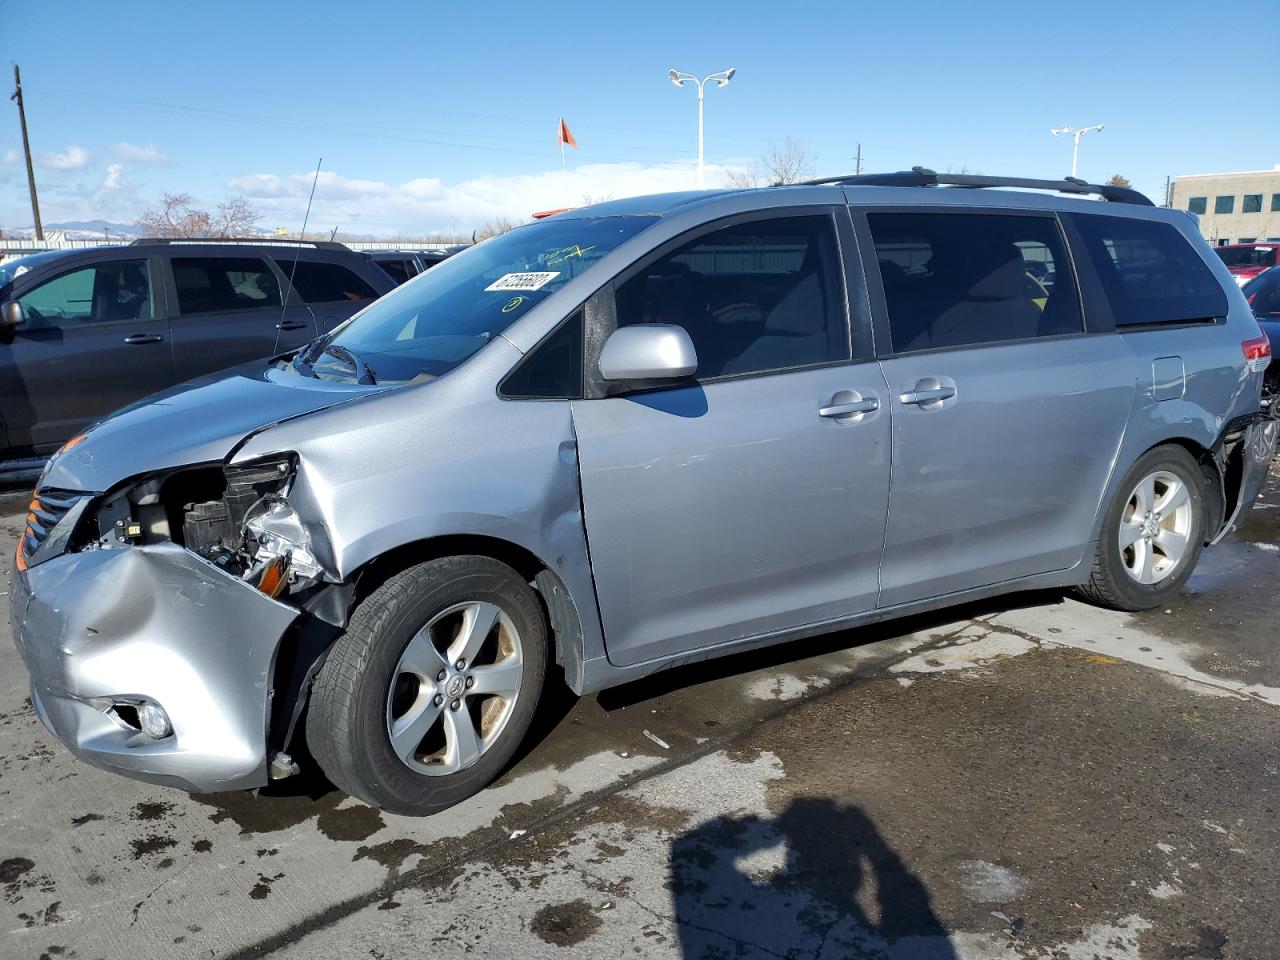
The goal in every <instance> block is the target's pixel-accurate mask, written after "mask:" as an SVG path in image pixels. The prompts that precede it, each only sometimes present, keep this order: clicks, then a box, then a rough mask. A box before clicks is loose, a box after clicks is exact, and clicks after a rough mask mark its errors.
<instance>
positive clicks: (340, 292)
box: [276, 259, 408, 303]
mask: <svg viewBox="0 0 1280 960" xmlns="http://www.w3.org/2000/svg"><path fill="white" fill-rule="evenodd" d="M276 266H278V267H279V268H280V271H281V272H282V273H283V274H284V275H285V276H286V277H289V278H290V279H291V280H292V281H293V289H295V290H297V291H298V295H299V296H300V297H302V299H303V300H305V301H306V302H307V303H328V302H331V301H334V300H376V299H377V297H378V294H377V291H375V290H374V289H373V287H371V286H369V284H367V283H365V282H364V281H363V280H361V279H360V278H359V277H358V276H356V275H355V273H353V272H352V271H350V270H348V269H347V268H346V267H344V266H342V264H339V263H317V262H315V261H309V260H299V261H298V262H297V264H296V265H295V264H294V262H293V261H292V260H285V259H277V260H276ZM406 279H408V278H407V277H406Z"/></svg>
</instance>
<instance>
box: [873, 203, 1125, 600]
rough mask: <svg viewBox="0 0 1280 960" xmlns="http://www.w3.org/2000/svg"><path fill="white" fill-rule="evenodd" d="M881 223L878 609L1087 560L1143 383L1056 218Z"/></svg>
mask: <svg viewBox="0 0 1280 960" xmlns="http://www.w3.org/2000/svg"><path fill="white" fill-rule="evenodd" d="M867 223H868V224H869V227H870V235H871V237H872V238H873V240H874V245H875V253H876V259H877V260H878V267H879V269H878V271H877V272H878V274H879V276H878V279H879V280H880V281H881V284H882V287H883V294H884V296H883V304H884V310H883V311H882V312H881V316H880V318H879V320H880V322H881V324H882V326H880V327H877V334H878V337H877V339H878V340H880V341H882V342H885V344H886V348H887V349H886V350H885V354H886V356H885V359H884V360H883V362H882V366H883V368H884V373H885V379H886V380H887V381H888V385H889V389H888V393H889V403H890V404H891V407H892V420H893V450H892V461H893V476H892V487H893V502H892V506H891V508H890V511H889V522H888V525H887V527H886V532H885V549H884V560H883V563H882V566H881V595H880V606H882V607H887V606H893V605H895V604H900V603H907V602H911V601H914V600H921V599H926V598H932V597H940V596H945V595H947V594H952V593H956V592H958V591H962V590H967V589H970V588H975V587H982V586H985V585H988V584H995V583H1000V582H1003V581H1007V580H1013V579H1017V578H1019V577H1025V576H1030V575H1034V574H1038V573H1047V572H1050V571H1055V570H1062V569H1066V568H1068V567H1070V566H1072V565H1073V564H1075V563H1077V562H1078V561H1079V560H1080V558H1081V557H1082V556H1083V553H1084V548H1085V545H1086V543H1087V541H1088V539H1089V537H1090V536H1091V534H1092V529H1093V521H1094V516H1095V514H1096V511H1097V507H1098V502H1099V499H1100V497H1101V495H1102V491H1103V488H1104V487H1105V485H1106V482H1107V478H1108V476H1109V474H1110V471H1111V466H1112V463H1113V462H1114V460H1115V456H1116V453H1117V450H1118V449H1119V445H1120V440H1121V437H1122V435H1123V433H1124V428H1125V425H1126V423H1127V422H1128V418H1129V412H1130V410H1131V409H1132V405H1133V399H1134V390H1135V383H1134V378H1133V361H1132V357H1131V355H1130V352H1129V351H1128V350H1127V349H1126V348H1125V346H1124V344H1123V343H1122V342H1121V340H1120V338H1119V337H1117V336H1116V335H1114V334H1106V333H1103V334H1096V335H1095V334H1085V333H1084V327H1083V323H1082V319H1081V311H1080V300H1079V295H1078V293H1077V285H1076V282H1075V279H1074V273H1073V270H1072V268H1071V263H1070V260H1069V258H1068V256H1067V254H1066V247H1065V244H1064V242H1063V239H1062V233H1061V230H1060V228H1059V226H1058V223H1057V220H1056V218H1054V217H1053V216H1052V215H1047V214H1023V213H1018V212H1000V213H996V212H992V213H978V212H954V211H938V212H880V213H877V212H872V213H869V214H868V215H867ZM882 332H883V334H884V336H883V337H881V336H879V335H880V334H881V333H882ZM889 348H891V349H889Z"/></svg>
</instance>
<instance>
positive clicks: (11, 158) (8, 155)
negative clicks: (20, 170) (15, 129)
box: [4, 150, 22, 163]
mask: <svg viewBox="0 0 1280 960" xmlns="http://www.w3.org/2000/svg"><path fill="white" fill-rule="evenodd" d="M21 156H22V154H20V153H18V151H17V150H6V151H5V152H4V162H5V163H17V162H18V160H19V159H20V158H21Z"/></svg>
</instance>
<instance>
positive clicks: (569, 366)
mask: <svg viewBox="0 0 1280 960" xmlns="http://www.w3.org/2000/svg"><path fill="white" fill-rule="evenodd" d="M501 392H502V395H503V396H504V397H510V398H513V399H514V398H520V397H533V398H540V399H554V400H573V399H577V398H580V397H581V396H582V311H581V310H579V311H578V312H577V313H575V314H574V315H573V316H572V317H570V318H569V319H568V320H566V321H565V322H564V323H562V324H561V325H560V326H559V328H557V329H556V330H555V332H553V333H552V334H551V335H550V336H549V337H547V338H546V339H544V340H543V341H542V342H541V343H539V344H538V345H537V346H536V347H534V348H533V350H532V351H531V352H530V353H529V355H528V356H527V357H525V358H524V359H523V360H522V361H520V365H519V366H517V367H516V368H515V370H513V371H512V372H511V373H510V374H509V375H508V376H507V379H506V380H504V381H503V383H502V391H501Z"/></svg>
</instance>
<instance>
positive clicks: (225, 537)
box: [83, 458, 322, 598]
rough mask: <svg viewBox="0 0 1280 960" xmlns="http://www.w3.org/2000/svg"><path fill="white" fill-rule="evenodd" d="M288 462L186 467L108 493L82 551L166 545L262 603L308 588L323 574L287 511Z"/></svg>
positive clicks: (301, 528) (291, 469)
mask: <svg viewBox="0 0 1280 960" xmlns="http://www.w3.org/2000/svg"><path fill="white" fill-rule="evenodd" d="M294 471H295V463H294V461H293V459H292V458H285V459H275V460H270V461H266V462H260V463H256V464H246V465H239V466H223V465H209V466H201V467H188V468H186V469H183V470H179V471H175V472H173V473H168V474H162V475H158V476H154V477H149V478H147V479H144V480H142V481H140V482H137V483H135V484H134V485H133V486H131V487H129V488H127V489H125V490H121V491H119V492H117V493H115V494H113V495H110V496H109V497H108V498H107V499H106V500H105V501H104V502H103V503H102V506H101V507H100V508H99V510H98V513H97V541H96V542H89V543H85V544H84V545H83V546H84V548H85V549H95V548H96V549H111V548H113V547H121V546H125V545H132V544H151V543H164V542H172V543H176V544H178V545H180V546H183V547H186V548H187V549H188V550H191V551H192V552H193V553H195V554H197V555H198V556H200V557H202V558H204V559H205V560H208V561H209V562H210V563H212V564H214V565H215V566H217V567H220V568H221V569H223V570H225V571H226V572H228V573H230V574H232V575H233V576H235V577H238V578H240V579H242V580H244V581H246V582H248V583H251V584H252V585H253V586H255V587H256V588H257V589H258V590H260V591H261V592H262V593H265V594H266V595H267V596H269V597H273V598H274V597H279V596H281V595H282V594H285V593H297V592H301V591H303V590H306V589H307V588H309V587H311V586H313V585H315V584H316V583H317V581H319V580H320V579H321V577H322V570H321V568H320V566H319V564H318V563H317V562H316V559H315V556H314V554H313V552H312V549H311V537H310V534H309V533H308V531H307V529H306V527H305V526H304V525H303V523H302V520H301V519H300V518H299V516H298V515H297V513H296V512H294V510H293V508H292V507H291V506H290V505H289V502H288V499H287V497H288V494H289V489H290V487H291V486H292V484H293V479H294Z"/></svg>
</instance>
